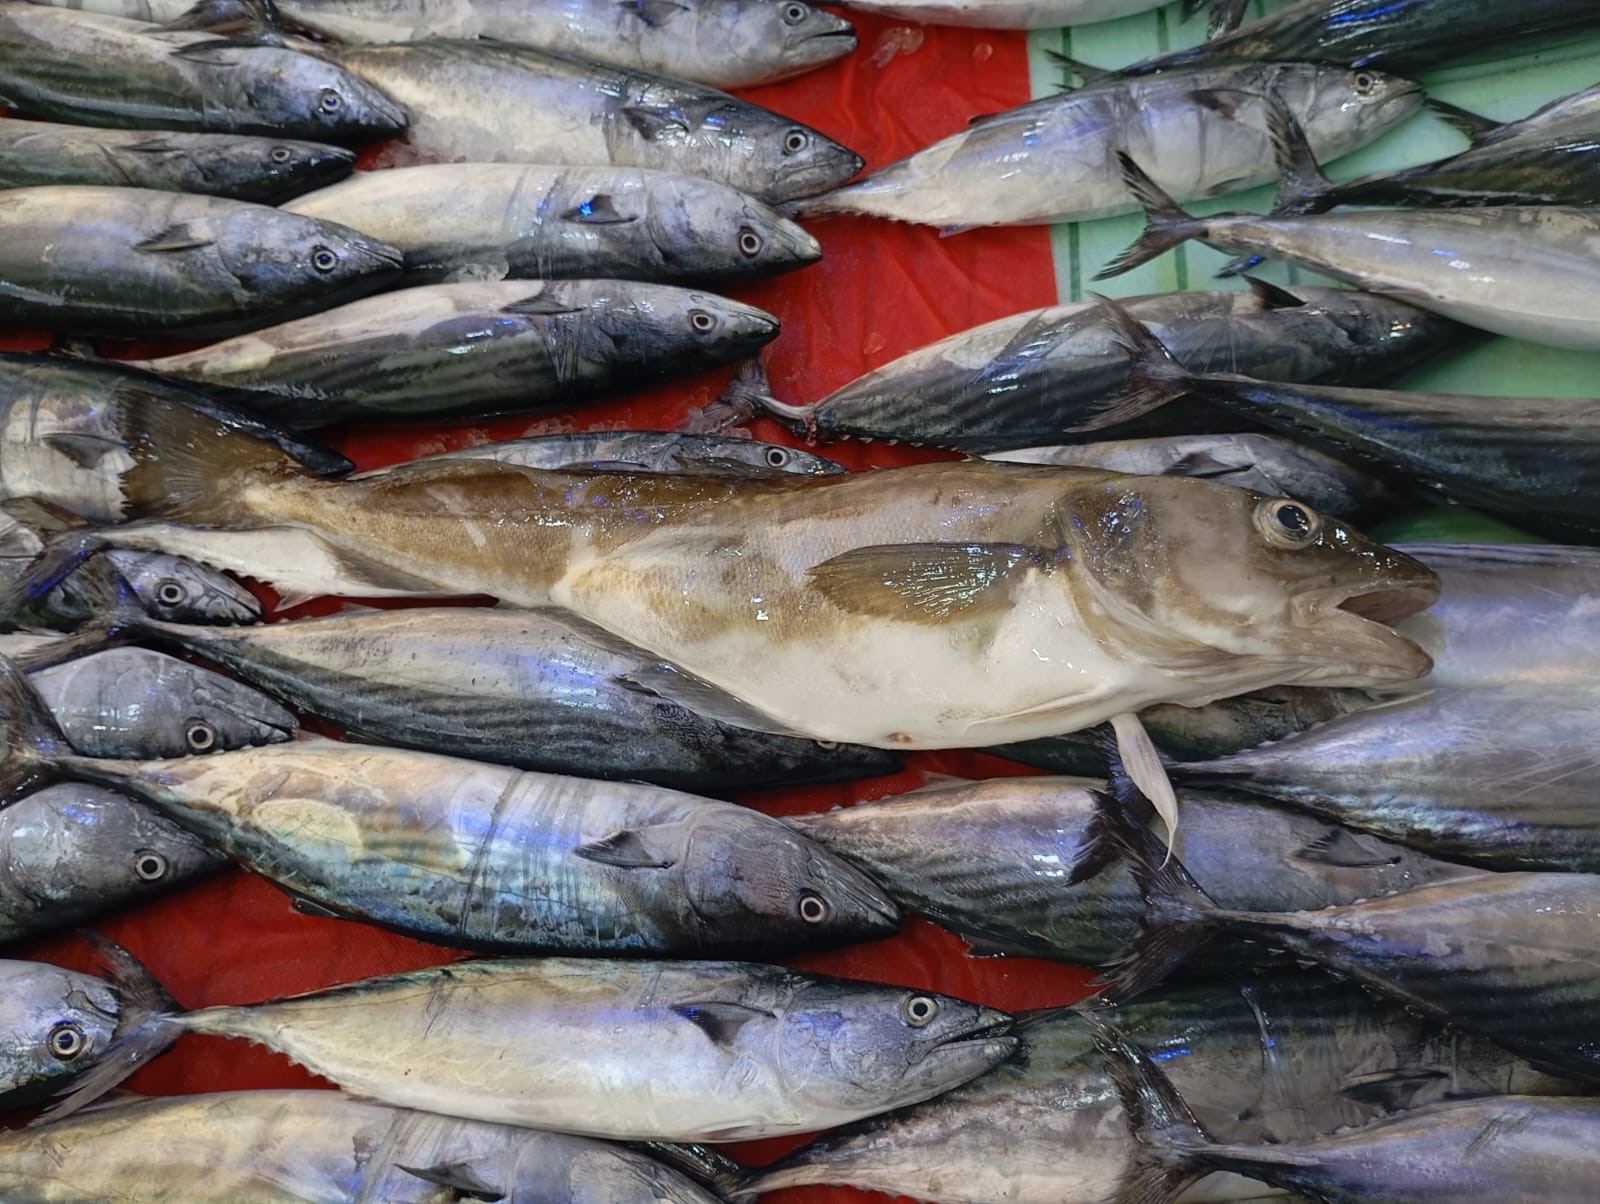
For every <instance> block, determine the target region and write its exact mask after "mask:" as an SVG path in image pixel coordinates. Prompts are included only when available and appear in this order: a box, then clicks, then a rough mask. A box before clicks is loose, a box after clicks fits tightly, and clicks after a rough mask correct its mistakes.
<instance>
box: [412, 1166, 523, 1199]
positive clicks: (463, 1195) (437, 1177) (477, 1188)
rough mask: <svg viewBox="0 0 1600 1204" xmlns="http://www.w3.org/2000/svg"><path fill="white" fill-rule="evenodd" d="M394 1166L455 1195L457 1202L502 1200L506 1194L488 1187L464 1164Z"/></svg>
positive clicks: (496, 1188) (495, 1188)
mask: <svg viewBox="0 0 1600 1204" xmlns="http://www.w3.org/2000/svg"><path fill="white" fill-rule="evenodd" d="M395 1166H397V1167H399V1169H401V1170H403V1171H405V1173H406V1174H408V1175H415V1176H416V1177H417V1178H418V1179H421V1180H422V1181H423V1182H424V1183H432V1184H434V1185H435V1186H436V1187H443V1188H446V1189H448V1190H449V1191H451V1192H453V1193H455V1198H456V1199H458V1200H491V1201H492V1200H504V1199H505V1198H506V1193H505V1192H503V1191H501V1190H500V1189H499V1188H498V1187H490V1186H489V1185H488V1184H487V1183H485V1182H484V1181H483V1180H482V1179H480V1178H479V1177H478V1175H477V1173H476V1172H475V1171H474V1170H473V1169H472V1168H471V1167H470V1166H468V1165H467V1164H466V1163H465V1162H444V1163H440V1164H439V1165H438V1166H423V1167H417V1166H400V1164H399V1163H398V1162H397V1163H395Z"/></svg>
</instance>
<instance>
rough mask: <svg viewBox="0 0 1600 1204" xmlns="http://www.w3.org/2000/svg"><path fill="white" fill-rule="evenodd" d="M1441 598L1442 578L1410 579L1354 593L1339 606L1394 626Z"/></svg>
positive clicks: (1363, 616)
mask: <svg viewBox="0 0 1600 1204" xmlns="http://www.w3.org/2000/svg"><path fill="white" fill-rule="evenodd" d="M1438 600H1439V582H1438V579H1437V578H1435V579H1434V580H1432V581H1430V582H1426V583H1407V584H1400V585H1392V586H1387V587H1383V588H1379V589H1371V590H1365V591H1363V592H1361V593H1358V594H1351V595H1350V596H1349V597H1347V598H1345V599H1344V600H1343V601H1342V602H1340V603H1338V604H1337V606H1336V607H1335V609H1337V610H1342V611H1345V612H1346V613H1348V614H1353V615H1355V616H1356V617H1357V618H1361V619H1367V620H1369V621H1370V622H1373V623H1381V624H1383V625H1384V626H1385V627H1392V626H1394V624H1396V623H1398V622H1400V621H1401V620H1402V619H1409V618H1410V617H1411V616H1412V615H1414V614H1420V613H1421V612H1423V611H1425V610H1427V609H1428V607H1430V606H1432V605H1433V604H1434V603H1435V602H1437V601H1438Z"/></svg>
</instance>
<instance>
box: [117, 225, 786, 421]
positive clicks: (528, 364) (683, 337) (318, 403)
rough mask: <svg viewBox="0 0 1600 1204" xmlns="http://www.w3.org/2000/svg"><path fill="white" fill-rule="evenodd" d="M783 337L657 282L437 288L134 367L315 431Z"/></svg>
mask: <svg viewBox="0 0 1600 1204" xmlns="http://www.w3.org/2000/svg"><path fill="white" fill-rule="evenodd" d="M305 220H311V219H305ZM777 333H778V320H777V319H776V318H774V317H772V315H770V314H767V313H763V312H762V311H761V310H759V309H756V308H754V307H753V306H748V305H741V304H740V303H739V302H737V301H729V300H727V299H726V298H724V297H718V296H715V295H714V294H711V293H701V292H694V291H690V290H688V289H680V288H674V287H672V286H670V285H664V284H637V283H634V282H631V281H611V280H571V281H551V282H545V281H527V282H518V281H502V282H498V283H493V284H435V285H426V286H423V287H421V288H409V289H401V290H400V291H398V292H394V293H388V294H385V295H383V296H378V297H368V298H365V299H363V300H360V301H353V302H351V303H350V304H348V305H344V306H340V307H339V308H338V309H335V310H330V311H327V312H324V313H318V314H314V315H312V316H310V317H305V318H301V319H298V320H296V321H292V322H286V323H284V324H283V325H281V326H273V327H270V328H268V329H265V330H260V331H257V332H256V333H254V334H249V335H241V336H239V337H237V338H233V339H229V340H227V341H225V342H222V343H217V344H213V345H212V346H210V347H202V348H200V349H199V350H197V351H189V352H181V353H179V354H177V355H169V356H166V357H163V358H161V359H155V360H146V361H143V364H142V366H143V367H145V368H148V369H149V370H151V371H153V372H158V373H161V374H163V375H167V376H174V377H177V378H179V379H183V380H188V381H192V382H194V383H196V384H200V385H205V386H210V387H215V388H225V389H242V390H249V391H251V393H252V394H254V395H255V396H256V397H258V398H259V402H258V404H259V405H260V407H261V408H262V409H263V410H265V411H267V412H268V413H270V414H272V415H273V416H274V417H275V418H277V419H279V420H281V421H285V422H290V423H295V424H298V425H302V426H318V425H326V424H327V423H331V422H340V421H344V420H346V419H373V418H387V419H405V418H417V417H430V418H444V417H456V416H467V415H470V416H481V415H484V414H495V413H505V412H507V411H517V410H527V409H538V408H540V407H546V406H551V405H557V404H560V403H562V402H567V401H573V400H577V399H581V398H585V397H590V396H593V395H594V394H596V393H600V392H604V391H606V390H608V389H616V388H619V387H621V386H623V385H626V384H630V383H634V382H638V381H642V380H651V379H659V378H664V377H671V376H679V375H684V374H687V373H692V372H696V371H700V370H702V369H706V368H712V367H716V366H717V365H719V364H724V363H727V362H729V361H731V360H735V359H742V358H744V357H747V356H750V355H754V354H755V352H756V351H757V350H758V349H759V348H760V347H761V346H762V345H763V344H765V343H767V342H769V341H770V340H771V339H773V338H774V337H776V335H777Z"/></svg>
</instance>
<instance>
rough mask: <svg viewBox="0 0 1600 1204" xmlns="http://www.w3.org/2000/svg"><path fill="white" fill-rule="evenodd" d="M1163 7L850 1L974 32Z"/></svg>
mask: <svg viewBox="0 0 1600 1204" xmlns="http://www.w3.org/2000/svg"><path fill="white" fill-rule="evenodd" d="M1201 2H1202V3H1203V2H1204V0H1201ZM1218 2H1219V3H1224V2H1225V0H1218ZM1160 6H1161V0H850V7H851V8H859V9H862V10H864V11H866V12H869V13H882V14H883V15H884V16H885V17H889V18H891V19H893V20H896V21H919V22H922V23H925V24H928V25H961V26H970V27H971V28H974V29H1060V28H1062V27H1063V26H1067V25H1089V24H1092V23H1094V22H1096V21H1115V20H1117V19H1118V18H1119V17H1128V16H1132V15H1133V14H1134V13H1142V12H1148V11H1149V10H1150V9H1152V8H1159V7H1160ZM1188 7H1191V8H1193V7H1195V4H1193V3H1191V4H1190V5H1189V6H1188Z"/></svg>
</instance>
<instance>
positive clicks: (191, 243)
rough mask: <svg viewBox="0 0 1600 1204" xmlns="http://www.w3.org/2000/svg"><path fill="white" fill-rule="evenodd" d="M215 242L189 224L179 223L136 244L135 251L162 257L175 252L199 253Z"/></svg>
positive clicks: (134, 245)
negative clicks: (198, 251)
mask: <svg viewBox="0 0 1600 1204" xmlns="http://www.w3.org/2000/svg"><path fill="white" fill-rule="evenodd" d="M213 241H214V240H213V239H212V238H210V237H209V236H208V235H205V234H202V233H200V232H199V231H198V230H196V229H194V228H193V227H191V226H189V225H188V224H187V223H185V222H179V223H177V224H176V225H172V226H168V227H167V228H166V229H165V230H163V231H161V233H159V234H152V235H151V236H150V237H149V238H147V239H145V240H144V241H143V242H136V243H134V244H133V249H134V250H135V251H147V252H149V253H151V254H155V255H162V254H170V253H172V252H175V251H197V250H199V249H200V248H201V247H209V246H210V245H211V244H212V242H213Z"/></svg>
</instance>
